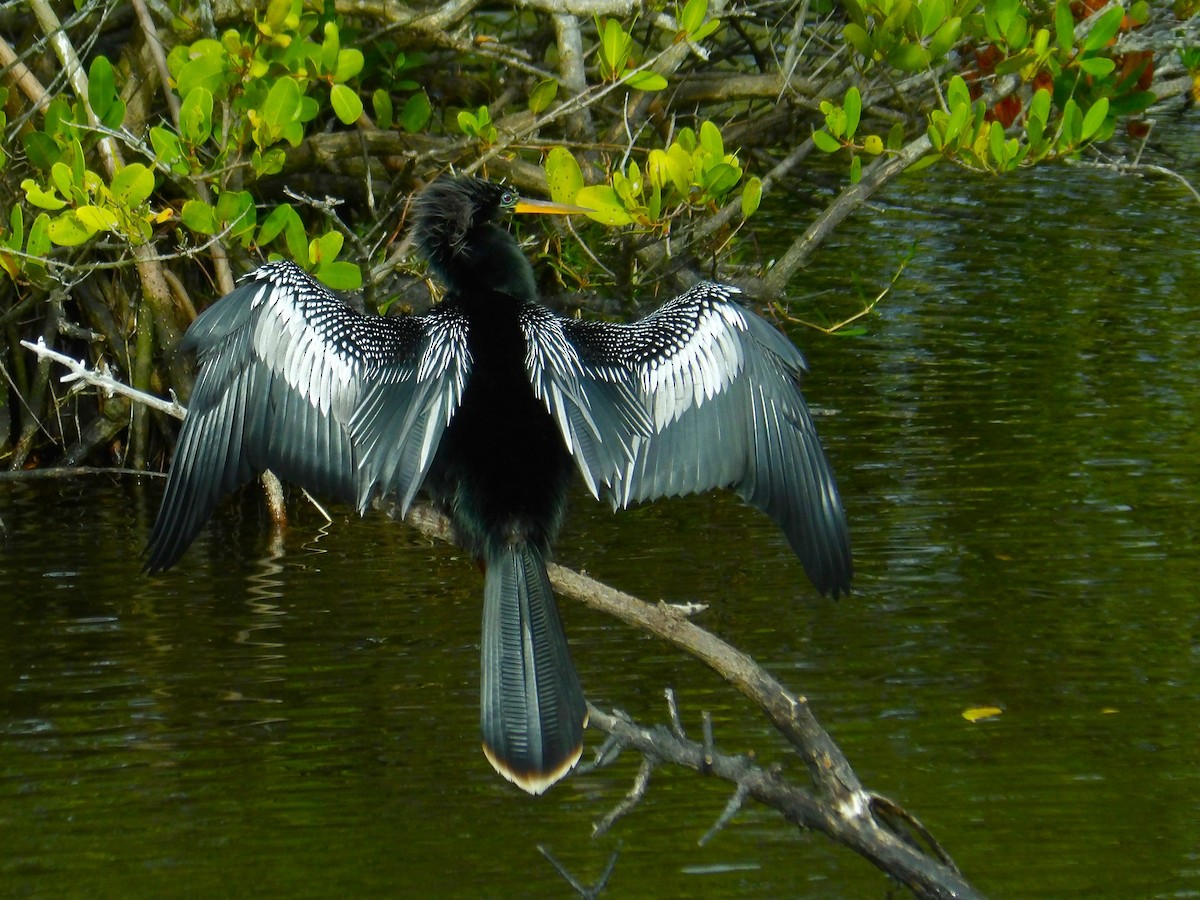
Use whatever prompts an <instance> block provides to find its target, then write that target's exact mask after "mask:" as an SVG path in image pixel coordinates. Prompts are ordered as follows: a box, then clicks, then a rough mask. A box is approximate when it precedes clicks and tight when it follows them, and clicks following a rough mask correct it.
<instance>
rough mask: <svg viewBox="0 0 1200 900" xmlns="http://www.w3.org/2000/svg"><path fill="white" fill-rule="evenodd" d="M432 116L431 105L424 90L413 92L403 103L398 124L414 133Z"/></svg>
mask: <svg viewBox="0 0 1200 900" xmlns="http://www.w3.org/2000/svg"><path fill="white" fill-rule="evenodd" d="M432 116H433V106H432V105H431V104H430V103H429V97H428V96H426V94H425V92H424V91H418V92H417V93H415V94H413V95H412V96H411V97H409V98H408V100H407V101H406V102H405V104H404V110H403V111H402V112H401V113H400V125H401V127H403V128H404V130H405V131H407V132H408V133H409V134H415V133H416V132H418V131H420V130H421V129H423V128H424V127H425V126H426V125H427V124H428V123H429V119H430V118H431V117H432Z"/></svg>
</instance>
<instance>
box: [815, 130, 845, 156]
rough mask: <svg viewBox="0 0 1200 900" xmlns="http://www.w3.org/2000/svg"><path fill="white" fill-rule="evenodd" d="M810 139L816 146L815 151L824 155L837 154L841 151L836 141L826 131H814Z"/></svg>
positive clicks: (840, 146)
mask: <svg viewBox="0 0 1200 900" xmlns="http://www.w3.org/2000/svg"><path fill="white" fill-rule="evenodd" d="M812 139H813V143H814V144H816V145H817V149H818V150H820V151H822V152H824V153H837V152H838V151H839V150H841V149H842V145H841V143H839V141H838V139H837V138H835V137H834V136H833V135H832V134H830V133H829V132H828V131H814V132H813V135H812Z"/></svg>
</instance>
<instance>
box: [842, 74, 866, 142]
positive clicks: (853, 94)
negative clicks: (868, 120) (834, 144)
mask: <svg viewBox="0 0 1200 900" xmlns="http://www.w3.org/2000/svg"><path fill="white" fill-rule="evenodd" d="M842 109H844V110H845V111H846V132H845V133H846V140H851V139H853V137H854V132H856V131H857V130H858V118H859V116H860V115H862V95H861V94H860V93H859V92H858V88H856V87H851V88H850V90H848V91H846V99H845V101H844V102H843V103H842Z"/></svg>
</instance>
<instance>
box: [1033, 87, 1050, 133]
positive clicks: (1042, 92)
mask: <svg viewBox="0 0 1200 900" xmlns="http://www.w3.org/2000/svg"><path fill="white" fill-rule="evenodd" d="M1029 115H1030V116H1031V117H1033V118H1037V119H1041V120H1042V124H1043V125H1044V124H1045V123H1046V122H1048V121H1049V120H1050V91H1048V90H1047V89H1046V88H1038V90H1037V93H1035V94H1034V95H1033V99H1032V100H1030V101H1029Z"/></svg>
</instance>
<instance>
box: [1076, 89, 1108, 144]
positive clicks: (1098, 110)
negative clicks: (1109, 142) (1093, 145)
mask: <svg viewBox="0 0 1200 900" xmlns="http://www.w3.org/2000/svg"><path fill="white" fill-rule="evenodd" d="M1107 118H1108V98H1107V97H1101V98H1100V99H1099V100H1097V101H1096V102H1095V103H1093V104H1092V106H1091V109H1089V110H1088V111H1087V114H1086V115H1085V116H1084V117H1083V133H1082V138H1083V140H1085V141H1090V140H1091V139H1092V137H1093V136H1094V135H1095V134H1096V132H1098V131H1099V130H1100V126H1102V125H1103V124H1104V120H1105V119H1107Z"/></svg>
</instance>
